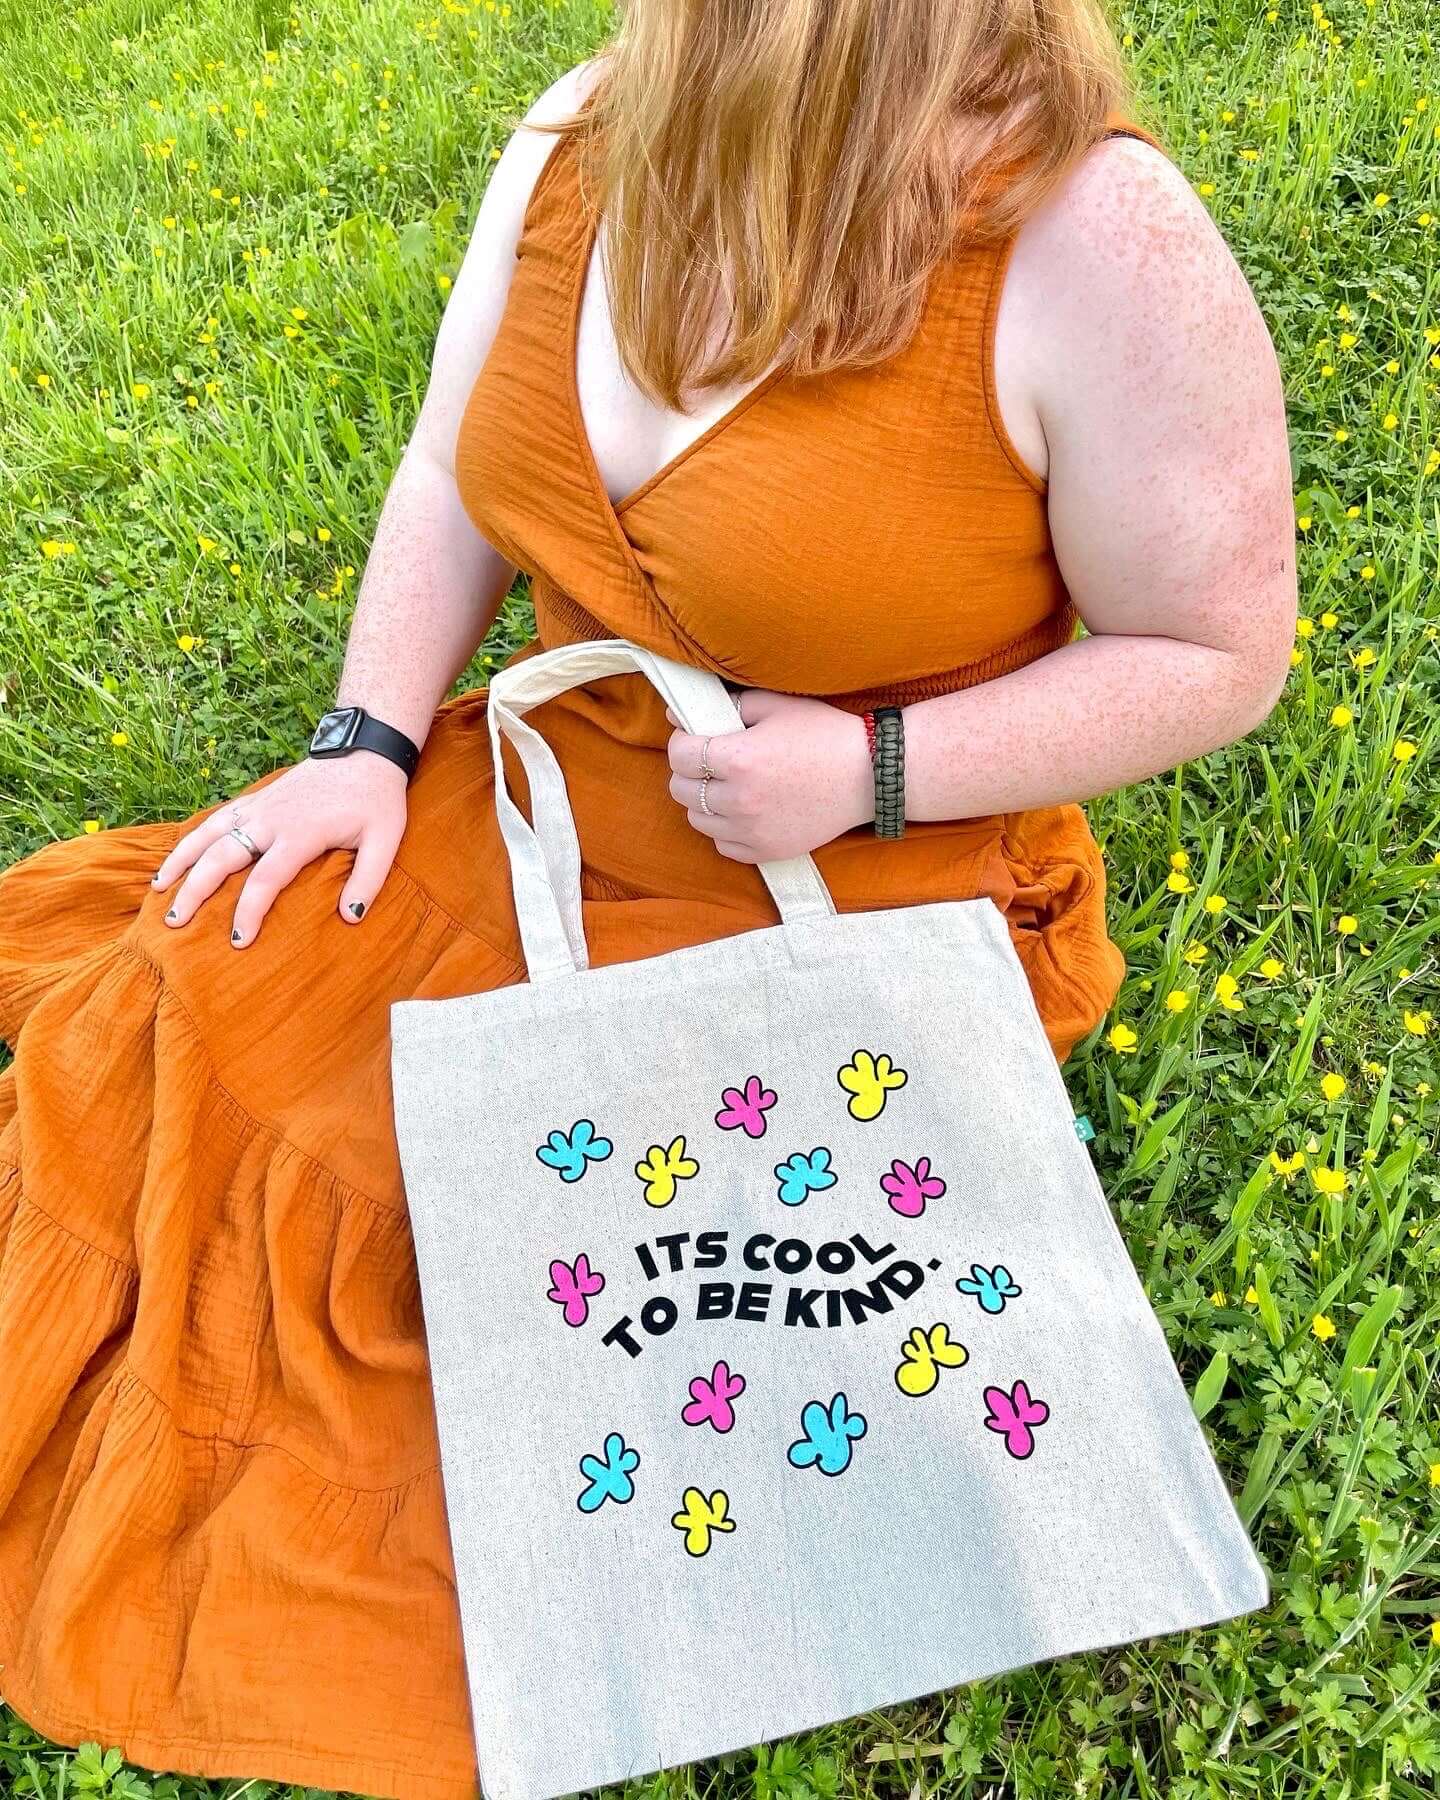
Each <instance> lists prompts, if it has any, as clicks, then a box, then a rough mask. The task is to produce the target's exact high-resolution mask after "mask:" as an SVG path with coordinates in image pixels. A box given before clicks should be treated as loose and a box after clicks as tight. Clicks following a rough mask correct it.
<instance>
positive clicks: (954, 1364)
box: [895, 1325, 970, 1396]
mask: <svg viewBox="0 0 1440 1800" xmlns="http://www.w3.org/2000/svg"><path fill="white" fill-rule="evenodd" d="M969 1360H970V1352H969V1351H968V1350H967V1349H966V1348H965V1346H964V1345H963V1344H952V1343H951V1341H950V1327H949V1326H948V1325H932V1326H931V1327H930V1329H929V1331H926V1329H925V1327H924V1326H923V1325H917V1326H916V1327H915V1329H914V1330H913V1331H912V1332H911V1333H910V1335H909V1337H908V1338H906V1340H905V1342H904V1344H903V1345H902V1346H901V1348H900V1367H899V1368H898V1369H896V1371H895V1385H896V1387H898V1388H899V1390H900V1392H901V1393H902V1394H910V1395H913V1396H919V1395H920V1394H928V1393H929V1392H930V1390H931V1388H933V1387H934V1386H935V1383H936V1382H937V1381H939V1379H940V1370H941V1368H942V1367H944V1368H947V1369H958V1368H959V1367H960V1366H961V1364H962V1363H966V1362H968V1361H969Z"/></svg>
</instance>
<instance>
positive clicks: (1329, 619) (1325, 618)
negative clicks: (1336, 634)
mask: <svg viewBox="0 0 1440 1800" xmlns="http://www.w3.org/2000/svg"><path fill="white" fill-rule="evenodd" d="M1320 623H1321V624H1322V625H1323V626H1324V627H1325V629H1326V630H1327V631H1330V630H1333V629H1334V627H1335V626H1336V625H1338V624H1339V623H1340V615H1339V613H1333V612H1323V613H1321V615H1320Z"/></svg>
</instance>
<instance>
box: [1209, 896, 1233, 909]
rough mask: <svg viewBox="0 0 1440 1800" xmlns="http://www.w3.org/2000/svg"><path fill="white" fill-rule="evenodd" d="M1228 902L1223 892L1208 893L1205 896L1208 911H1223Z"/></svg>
mask: <svg viewBox="0 0 1440 1800" xmlns="http://www.w3.org/2000/svg"><path fill="white" fill-rule="evenodd" d="M1228 904H1229V902H1228V901H1227V900H1226V898H1225V896H1224V895H1223V894H1207V895H1206V896H1205V910H1206V912H1208V913H1222V912H1224V910H1225V908H1226V906H1227V905H1228Z"/></svg>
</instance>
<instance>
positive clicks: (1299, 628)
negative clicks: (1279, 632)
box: [1295, 618, 1315, 638]
mask: <svg viewBox="0 0 1440 1800" xmlns="http://www.w3.org/2000/svg"><path fill="white" fill-rule="evenodd" d="M1295 635H1296V637H1302V638H1308V637H1314V635H1315V621H1314V620H1313V619H1305V618H1300V619H1297V620H1296V621H1295Z"/></svg>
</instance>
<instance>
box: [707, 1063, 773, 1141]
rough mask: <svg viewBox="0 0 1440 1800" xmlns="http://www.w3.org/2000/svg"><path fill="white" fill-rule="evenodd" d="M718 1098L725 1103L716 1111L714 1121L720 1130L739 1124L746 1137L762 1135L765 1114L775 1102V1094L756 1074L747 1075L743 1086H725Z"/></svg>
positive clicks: (726, 1129)
mask: <svg viewBox="0 0 1440 1800" xmlns="http://www.w3.org/2000/svg"><path fill="white" fill-rule="evenodd" d="M720 1098H721V1099H722V1100H723V1101H724V1103H725V1104H724V1105H723V1106H722V1107H721V1108H720V1110H719V1112H717V1113H716V1115H715V1123H716V1124H717V1125H718V1126H719V1127H720V1129H721V1130H722V1131H734V1130H735V1128H736V1126H739V1128H740V1129H741V1130H742V1131H743V1132H744V1133H745V1135H746V1137H752V1138H758V1137H764V1135H765V1127H766V1125H767V1124H768V1123H769V1121H768V1120H767V1119H766V1117H765V1115H766V1113H767V1112H769V1110H770V1108H771V1107H772V1106H773V1105H774V1104H775V1094H774V1091H773V1090H772V1089H771V1088H767V1087H766V1086H765V1085H764V1083H763V1082H762V1081H761V1079H760V1077H759V1076H758V1075H751V1076H749V1077H747V1079H746V1082H745V1085H744V1087H743V1088H733V1087H727V1088H725V1089H724V1090H723V1091H722V1093H721V1095H720Z"/></svg>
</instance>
